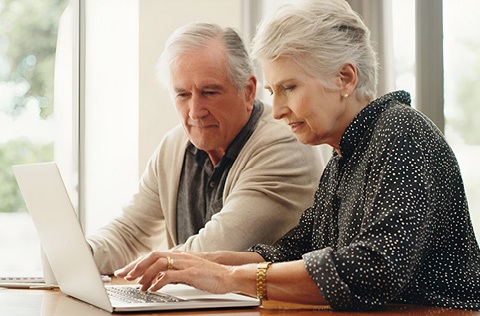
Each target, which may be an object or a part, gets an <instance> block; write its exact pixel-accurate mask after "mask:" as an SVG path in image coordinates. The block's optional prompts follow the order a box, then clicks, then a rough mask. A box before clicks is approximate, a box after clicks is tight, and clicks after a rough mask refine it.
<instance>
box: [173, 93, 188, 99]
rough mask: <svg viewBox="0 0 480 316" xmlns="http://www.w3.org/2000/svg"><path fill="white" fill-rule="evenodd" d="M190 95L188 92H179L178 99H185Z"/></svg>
mask: <svg viewBox="0 0 480 316" xmlns="http://www.w3.org/2000/svg"><path fill="white" fill-rule="evenodd" d="M187 96H188V93H177V96H176V97H177V99H183V98H186V97H187Z"/></svg>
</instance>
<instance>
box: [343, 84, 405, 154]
mask: <svg viewBox="0 0 480 316" xmlns="http://www.w3.org/2000/svg"><path fill="white" fill-rule="evenodd" d="M392 102H394V103H397V104H398V103H401V104H404V105H408V106H410V105H411V104H410V103H411V98H410V94H409V93H408V92H406V91H403V90H400V91H395V92H391V93H388V94H385V95H384V96H382V97H380V98H378V99H375V100H374V101H372V102H371V103H370V104H368V105H367V106H366V107H365V108H364V109H363V110H361V111H360V112H359V113H358V114H357V116H356V117H355V118H354V119H353V121H352V123H350V125H349V126H348V127H347V129H346V130H345V133H343V136H342V139H341V140H340V152H341V153H342V157H344V158H346V159H348V158H350V157H351V156H352V155H353V152H354V151H355V148H356V146H357V144H358V142H359V141H360V140H361V139H362V136H363V135H365V132H366V131H367V129H368V128H369V127H370V125H372V123H373V122H374V121H375V120H376V119H377V117H378V116H379V115H380V114H381V113H382V112H383V111H384V110H385V109H387V108H388V107H390V106H391V103H392ZM334 152H335V151H334ZM335 154H336V152H335Z"/></svg>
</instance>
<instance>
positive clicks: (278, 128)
mask: <svg viewBox="0 0 480 316" xmlns="http://www.w3.org/2000/svg"><path fill="white" fill-rule="evenodd" d="M263 106H264V107H263V113H262V115H261V117H260V118H259V120H258V124H257V126H256V127H255V132H254V134H260V135H261V136H263V137H264V138H265V137H266V136H268V138H271V139H282V138H284V139H295V135H293V133H292V132H291V131H290V129H289V127H288V126H287V124H285V122H282V121H279V120H276V119H274V118H273V115H272V107H271V106H270V105H268V104H265V103H264V105H263Z"/></svg>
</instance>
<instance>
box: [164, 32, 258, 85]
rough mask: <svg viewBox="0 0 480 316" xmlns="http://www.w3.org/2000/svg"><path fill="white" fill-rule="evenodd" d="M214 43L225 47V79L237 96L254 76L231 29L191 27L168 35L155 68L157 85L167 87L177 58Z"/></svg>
mask: <svg viewBox="0 0 480 316" xmlns="http://www.w3.org/2000/svg"><path fill="white" fill-rule="evenodd" d="M214 39H221V40H222V42H223V43H224V44H225V51H226V58H227V75H228V77H229V78H230V80H231V81H232V83H233V84H234V85H235V86H236V87H237V90H238V91H239V92H240V91H241V90H242V89H243V88H244V86H245V84H246V83H247V80H248V78H249V77H250V75H252V74H253V65H252V61H251V59H250V56H249V54H248V51H247V49H246V47H245V44H244V43H243V40H242V38H241V37H240V35H239V34H238V33H237V32H236V31H235V30H234V29H232V28H230V27H225V28H223V27H221V26H219V25H217V24H213V23H190V24H187V25H185V26H183V27H180V28H178V29H177V30H176V31H175V32H173V33H172V34H171V35H170V37H169V38H168V40H167V42H166V44H165V49H164V51H163V53H162V55H161V56H160V61H159V63H158V65H157V75H158V77H159V79H160V81H161V82H162V83H163V84H164V85H165V86H166V87H170V85H171V71H172V70H173V69H174V67H176V64H177V60H178V57H179V56H180V55H181V54H182V53H185V52H195V51H196V50H198V49H199V48H202V47H205V46H206V45H207V44H208V42H210V41H211V40H214Z"/></svg>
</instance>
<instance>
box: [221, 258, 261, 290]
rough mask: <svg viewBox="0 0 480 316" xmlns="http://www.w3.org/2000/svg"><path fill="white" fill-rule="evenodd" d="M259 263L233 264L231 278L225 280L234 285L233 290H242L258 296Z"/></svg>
mask: <svg viewBox="0 0 480 316" xmlns="http://www.w3.org/2000/svg"><path fill="white" fill-rule="evenodd" d="M256 273H257V264H256V263H254V264H246V265H241V266H232V267H231V270H230V278H229V279H228V280H225V281H226V282H228V283H230V285H231V286H232V290H231V291H232V292H240V293H243V294H247V295H250V296H253V297H256V296H257V288H256Z"/></svg>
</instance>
